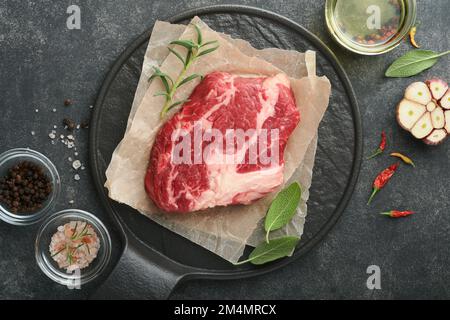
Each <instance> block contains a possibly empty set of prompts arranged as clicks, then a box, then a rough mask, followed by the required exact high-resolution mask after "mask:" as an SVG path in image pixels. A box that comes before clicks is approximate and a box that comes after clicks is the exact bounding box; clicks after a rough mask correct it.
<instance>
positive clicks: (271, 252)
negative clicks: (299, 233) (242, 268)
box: [235, 236, 300, 265]
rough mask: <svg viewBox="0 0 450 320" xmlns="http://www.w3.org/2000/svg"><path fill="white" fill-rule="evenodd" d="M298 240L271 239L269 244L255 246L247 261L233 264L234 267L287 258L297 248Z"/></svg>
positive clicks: (287, 238) (288, 238) (296, 238)
mask: <svg viewBox="0 0 450 320" xmlns="http://www.w3.org/2000/svg"><path fill="white" fill-rule="evenodd" d="M299 240H300V238H298V237H290V236H287V237H282V238H278V239H272V240H270V242H269V243H266V242H263V243H262V244H260V245H259V246H257V247H256V248H255V249H254V250H253V251H252V253H250V256H249V257H248V259H247V260H244V261H240V262H238V263H235V265H240V264H244V263H247V262H250V263H252V264H255V265H261V264H264V263H267V262H270V261H274V260H277V259H280V258H284V257H288V256H290V255H291V254H292V251H293V250H294V249H295V247H296V246H297V243H298V241H299Z"/></svg>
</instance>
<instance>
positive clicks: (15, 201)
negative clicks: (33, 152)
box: [0, 161, 53, 214]
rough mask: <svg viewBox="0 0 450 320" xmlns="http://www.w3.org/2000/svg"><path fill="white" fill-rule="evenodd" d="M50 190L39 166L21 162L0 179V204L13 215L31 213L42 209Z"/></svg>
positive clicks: (50, 186)
mask: <svg viewBox="0 0 450 320" xmlns="http://www.w3.org/2000/svg"><path fill="white" fill-rule="evenodd" d="M52 190H53V186H52V183H51V181H50V179H49V178H48V177H47V175H46V174H45V173H44V169H43V168H42V167H41V166H39V165H37V164H35V163H32V162H30V161H22V162H19V163H17V164H16V165H15V166H13V167H11V168H10V169H9V170H8V174H7V175H6V176H5V177H2V178H0V203H1V204H2V205H4V206H6V208H7V209H8V210H10V211H11V212H13V213H25V214H26V213H33V212H35V211H38V210H39V209H41V208H42V207H43V205H44V203H45V201H46V200H47V199H48V197H49V195H50V194H51V192H52Z"/></svg>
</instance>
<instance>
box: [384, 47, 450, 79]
mask: <svg viewBox="0 0 450 320" xmlns="http://www.w3.org/2000/svg"><path fill="white" fill-rule="evenodd" d="M449 53H450V51H447V52H443V53H438V52H434V51H431V50H412V51H409V52H407V53H406V54H405V55H404V56H402V57H400V58H398V59H397V60H395V61H394V62H393V63H392V64H391V66H390V67H389V68H388V69H387V70H386V73H385V75H386V77H392V78H406V77H411V76H414V75H416V74H418V73H420V72H422V71H424V70H426V69H429V68H431V67H432V66H434V65H435V64H436V62H438V60H439V58H440V57H442V56H445V55H447V54H449Z"/></svg>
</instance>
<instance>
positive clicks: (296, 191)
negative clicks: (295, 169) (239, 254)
mask: <svg viewBox="0 0 450 320" xmlns="http://www.w3.org/2000/svg"><path fill="white" fill-rule="evenodd" d="M301 195H302V190H301V188H300V185H299V184H298V183H297V182H294V183H292V184H291V185H290V186H289V187H287V188H285V189H283V190H281V191H280V192H279V193H278V194H277V196H276V197H275V199H274V200H273V201H272V203H271V205H270V207H269V211H268V212H267V215H266V220H265V221H264V229H265V230H266V241H267V242H269V232H271V231H273V230H277V229H280V228H281V227H283V226H285V225H286V224H287V223H289V221H291V219H292V217H294V215H295V213H296V209H297V206H298V203H299V202H300V197H301Z"/></svg>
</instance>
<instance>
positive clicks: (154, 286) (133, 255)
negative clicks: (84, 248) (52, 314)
mask: <svg viewBox="0 0 450 320" xmlns="http://www.w3.org/2000/svg"><path fill="white" fill-rule="evenodd" d="M127 238H128V239H127V245H126V247H125V250H124V252H123V254H122V257H121V258H120V260H119V262H118V263H117V265H116V266H115V268H114V270H113V271H112V273H111V274H110V275H109V277H108V278H107V279H106V281H105V282H104V283H103V284H101V285H100V287H98V288H97V290H96V291H95V292H94V293H93V294H92V295H91V296H90V299H96V300H116V299H130V300H131V299H160V300H161V299H167V298H168V297H169V296H170V294H171V293H172V291H173V289H174V288H175V286H176V285H177V284H178V283H179V282H180V280H181V279H182V278H183V277H184V276H185V275H186V273H185V271H186V270H184V267H183V266H182V265H179V264H177V263H176V262H174V261H171V260H168V259H167V258H166V257H164V256H163V255H161V254H160V253H159V252H157V251H155V250H153V249H152V248H149V247H147V246H144V245H143V244H142V243H141V242H139V241H138V240H137V239H135V238H134V237H133V236H129V237H127Z"/></svg>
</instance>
